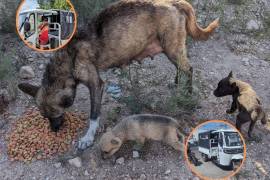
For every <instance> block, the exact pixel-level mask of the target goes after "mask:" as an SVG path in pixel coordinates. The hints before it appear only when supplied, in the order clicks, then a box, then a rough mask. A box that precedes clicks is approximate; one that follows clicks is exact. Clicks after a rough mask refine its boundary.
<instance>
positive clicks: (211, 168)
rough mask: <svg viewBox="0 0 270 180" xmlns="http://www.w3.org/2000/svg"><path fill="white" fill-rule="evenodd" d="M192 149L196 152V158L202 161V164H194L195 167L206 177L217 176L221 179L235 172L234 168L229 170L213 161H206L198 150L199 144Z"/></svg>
mask: <svg viewBox="0 0 270 180" xmlns="http://www.w3.org/2000/svg"><path fill="white" fill-rule="evenodd" d="M191 151H192V152H193V153H195V156H196V158H197V159H198V161H199V162H200V165H198V166H194V165H192V167H193V169H195V170H196V171H197V172H198V173H200V174H201V175H203V176H205V177H211V178H217V179H221V178H224V177H226V176H229V175H231V174H232V173H233V171H232V170H228V169H226V168H224V167H219V166H218V165H216V164H215V163H214V162H212V161H207V162H204V161H203V158H202V156H201V154H200V152H199V150H198V146H196V147H192V148H191Z"/></svg>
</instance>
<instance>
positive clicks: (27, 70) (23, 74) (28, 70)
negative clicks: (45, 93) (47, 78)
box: [19, 66, 35, 79]
mask: <svg viewBox="0 0 270 180" xmlns="http://www.w3.org/2000/svg"><path fill="white" fill-rule="evenodd" d="M19 76H20V78H21V79H31V78H34V77H35V73H34V71H33V69H32V67H31V66H22V67H21V69H20V72H19Z"/></svg>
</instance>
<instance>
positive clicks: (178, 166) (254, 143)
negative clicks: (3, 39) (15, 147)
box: [0, 35, 270, 180]
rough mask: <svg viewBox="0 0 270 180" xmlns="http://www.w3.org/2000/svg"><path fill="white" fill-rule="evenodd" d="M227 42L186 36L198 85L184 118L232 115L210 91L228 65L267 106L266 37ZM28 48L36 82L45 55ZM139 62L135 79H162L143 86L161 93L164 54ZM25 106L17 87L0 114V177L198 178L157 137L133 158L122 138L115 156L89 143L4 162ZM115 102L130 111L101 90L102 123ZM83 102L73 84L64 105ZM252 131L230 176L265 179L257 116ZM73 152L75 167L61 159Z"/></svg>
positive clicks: (166, 77)
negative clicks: (249, 42) (247, 47)
mask: <svg viewBox="0 0 270 180" xmlns="http://www.w3.org/2000/svg"><path fill="white" fill-rule="evenodd" d="M228 42H229V43H228ZM230 42H232V39H227V36H225V35H216V36H215V37H214V38H212V39H211V40H208V41H206V42H192V43H190V44H191V45H189V49H188V51H189V59H190V62H191V64H192V66H193V69H194V77H195V79H196V80H197V81H198V82H199V85H198V90H199V92H200V99H199V106H198V108H197V109H196V110H195V111H194V112H193V114H192V117H191V118H190V121H193V122H194V123H196V124H198V123H199V122H202V121H205V120H207V119H228V120H229V121H232V122H233V121H234V119H235V115H227V114H226V112H225V111H226V109H227V108H229V104H230V101H231V98H230V97H224V98H219V99H218V98H216V97H214V96H213V93H212V91H213V90H214V89H215V87H216V86H217V83H218V81H219V80H220V79H221V78H223V77H225V76H226V75H227V74H228V73H229V72H230V71H231V70H232V71H233V72H234V74H235V76H236V77H237V78H239V79H242V80H244V81H246V82H248V83H250V84H251V85H252V86H253V87H254V89H255V90H256V92H257V93H258V95H259V96H260V97H261V99H262V102H263V104H264V106H265V107H266V108H269V107H270V90H269V84H270V78H269V77H270V71H269V69H270V63H269V62H267V61H265V60H264V59H262V58H260V57H262V56H261V54H260V52H262V53H263V52H267V51H268V52H269V48H270V47H269V42H270V40H268V41H267V40H266V41H260V42H259V43H258V44H257V46H255V47H254V48H255V49H258V50H260V52H259V53H257V54H255V55H254V53H249V52H245V53H240V54H238V53H236V52H238V51H236V50H239V49H241V48H242V46H241V44H239V45H238V46H237V47H234V49H233V50H232V47H231V46H230ZM267 44H268V45H267ZM31 54H32V57H33V59H34V61H31V62H30V61H29V62H28V64H30V65H31V66H32V67H33V69H34V71H35V74H36V76H35V78H34V79H32V80H30V82H33V83H35V84H39V83H40V81H41V77H42V72H43V71H44V68H42V67H41V65H43V64H46V62H48V57H49V56H48V55H43V54H39V53H35V52H32V51H31ZM140 66H141V69H142V72H143V73H145V74H146V75H147V76H145V79H140V81H142V83H147V80H149V78H150V79H152V80H153V79H162V83H161V84H159V85H157V86H153V87H149V90H151V89H152V90H153V89H154V90H156V91H159V92H160V93H161V95H162V94H166V92H167V88H168V84H171V83H172V82H173V81H174V76H175V69H174V67H173V65H172V64H171V63H170V62H169V61H168V60H167V58H166V56H165V55H163V54H160V55H157V56H155V58H154V60H150V59H146V60H145V61H144V62H143V63H142V65H140ZM149 75H150V76H149ZM102 78H103V79H104V81H105V82H106V84H107V85H108V84H110V83H117V82H118V79H119V78H118V76H117V70H109V71H107V72H102ZM153 100H154V99H153ZM31 106H34V102H33V100H32V99H31V98H30V97H29V96H27V95H25V94H23V93H22V92H19V95H18V98H17V99H16V101H15V102H12V103H11V104H10V105H9V108H8V111H7V112H8V115H5V116H4V115H2V116H1V117H0V118H1V119H0V120H1V121H5V122H6V123H5V124H4V125H3V127H1V128H0V177H1V178H0V179H4V180H8V179H9V180H13V179H42V180H53V179H63V180H64V179H65V180H66V179H183V180H186V179H198V177H196V176H195V175H193V174H192V173H191V171H190V170H189V168H188V166H187V164H186V162H185V160H184V156H183V154H181V153H178V152H175V151H174V150H173V149H172V148H170V147H168V146H166V145H164V144H161V143H159V142H149V143H147V144H146V145H145V147H144V148H143V151H142V152H141V153H140V156H139V158H133V157H132V150H131V148H130V145H129V144H127V145H126V146H125V147H123V148H122V149H121V150H120V152H118V153H117V154H116V157H115V158H112V159H109V160H102V159H101V158H100V156H99V153H98V151H97V150H96V149H95V147H92V148H89V149H87V150H85V151H84V152H82V153H80V154H76V155H75V154H74V152H69V153H67V154H66V155H64V156H61V157H54V158H53V159H49V160H43V161H35V162H32V163H30V164H24V163H20V162H10V161H9V160H8V157H7V152H6V149H7V148H6V145H7V142H6V140H5V136H6V134H7V133H8V132H9V130H10V128H11V124H12V123H13V122H14V121H16V118H17V117H19V116H20V115H21V114H22V112H23V111H24V110H25V109H27V108H28V107H31ZM117 106H121V107H122V108H123V110H122V111H121V114H120V115H119V117H124V116H127V115H130V114H129V111H128V110H126V107H125V105H123V104H121V103H120V102H118V101H117V100H115V99H114V98H112V97H111V96H110V95H109V94H107V93H105V95H104V97H103V102H102V113H101V114H102V116H101V121H102V122H101V124H102V125H104V124H105V125H107V126H111V125H112V123H111V122H108V121H109V120H108V119H109V117H108V116H109V112H111V111H112V109H113V108H115V107H117ZM89 108H90V103H89V93H88V90H87V89H86V88H85V87H83V86H79V87H78V90H77V96H76V100H75V103H74V105H73V107H72V108H71V109H70V110H72V111H73V110H78V111H84V112H87V113H89ZM179 122H180V123H183V126H184V127H185V128H186V131H187V132H189V131H190V130H191V128H192V127H188V126H186V123H185V122H183V120H181V119H179ZM246 129H247V125H246V126H244V127H243V130H244V136H246V131H245V130H246ZM102 131H103V129H100V133H99V134H98V136H97V139H98V138H99V137H100V135H101V132H102ZM254 134H255V136H256V137H257V138H256V139H255V140H248V141H246V143H247V159H246V161H245V162H244V166H243V168H242V170H241V171H240V172H239V174H238V175H237V176H236V177H234V178H232V179H250V180H253V179H262V180H264V179H270V178H269V174H268V175H264V174H263V173H262V171H261V170H260V169H259V168H258V167H256V165H255V162H257V163H260V164H261V165H262V167H263V168H264V170H265V171H266V172H270V163H269V162H270V153H269V148H270V134H269V131H268V130H267V129H266V128H265V127H263V126H262V125H261V124H260V122H257V124H256V127H255V130H254ZM96 143H97V142H95V144H96ZM77 155H78V156H80V157H81V158H82V164H83V165H82V167H80V168H76V167H73V166H71V165H70V164H69V163H68V162H67V159H69V158H71V157H74V156H77ZM119 158H121V160H123V159H124V161H122V162H120V163H119V161H118V163H116V162H115V159H119ZM59 162H60V163H61V164H59Z"/></svg>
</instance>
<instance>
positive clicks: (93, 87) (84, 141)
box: [78, 66, 104, 149]
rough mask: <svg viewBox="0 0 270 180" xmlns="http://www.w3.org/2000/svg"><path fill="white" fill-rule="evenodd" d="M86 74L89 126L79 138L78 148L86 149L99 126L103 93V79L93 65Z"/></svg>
mask: <svg viewBox="0 0 270 180" xmlns="http://www.w3.org/2000/svg"><path fill="white" fill-rule="evenodd" d="M88 71H89V76H88V83H86V85H87V86H88V88H89V91H90V100H91V113H90V122H89V128H88V130H87V132H86V134H85V135H84V136H83V137H82V138H81V139H80V141H79V144H78V148H79V149H86V148H87V147H89V146H90V145H92V144H93V141H94V137H95V134H96V131H97V129H98V127H99V119H100V109H101V100H102V94H103V84H104V83H103V81H102V80H101V78H100V77H99V74H98V72H97V70H96V68H95V67H94V66H90V67H89V69H88Z"/></svg>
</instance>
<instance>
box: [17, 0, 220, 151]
mask: <svg viewBox="0 0 270 180" xmlns="http://www.w3.org/2000/svg"><path fill="white" fill-rule="evenodd" d="M217 26H218V20H215V21H214V22H212V23H211V24H210V25H209V26H208V27H207V28H205V29H202V28H200V27H199V26H198V24H197V23H196V17H195V13H194V10H193V8H192V6H191V5H190V4H189V3H188V2H186V1H184V0H153V1H152V0H151V1H150V0H122V1H118V2H116V3H114V4H112V5H111V6H109V7H108V8H106V9H105V10H103V11H102V12H101V13H100V14H99V15H98V16H97V17H95V18H94V19H93V20H92V21H91V23H90V24H89V25H88V26H87V27H86V28H85V29H84V30H82V31H79V32H78V33H77V36H76V37H74V38H73V40H72V42H71V43H69V44H68V46H67V47H66V48H65V49H62V50H60V51H58V52H57V53H56V54H55V56H54V57H53V58H52V59H51V61H50V63H49V64H48V66H47V68H46V72H45V74H44V77H43V81H42V85H41V87H40V86H33V85H30V84H25V83H24V84H20V85H19V88H20V89H21V90H22V91H24V92H25V93H27V94H30V95H31V96H33V97H35V99H36V102H37V105H38V107H39V109H40V111H41V113H42V114H43V115H44V116H45V117H47V118H48V119H49V120H50V123H51V127H52V129H53V130H54V131H57V130H58V129H59V128H60V126H61V125H62V120H63V114H64V110H65V108H67V107H69V106H71V105H72V104H73V100H74V98H75V94H76V86H77V85H78V84H79V83H83V84H84V85H86V86H87V87H88V88H89V91H90V95H91V96H90V99H91V115H90V126H89V129H88V131H87V133H86V135H85V136H83V137H82V138H81V139H80V141H79V144H78V147H79V148H81V149H84V148H86V147H88V146H89V145H91V144H92V142H93V140H94V135H95V133H96V129H97V128H98V126H99V116H100V108H101V99H102V92H103V81H102V80H101V78H100V76H99V71H101V70H106V69H108V68H112V67H120V66H123V65H128V64H130V63H131V61H132V60H137V61H141V60H142V59H143V58H145V57H147V56H154V55H155V54H157V53H160V52H164V53H165V54H166V55H167V56H168V58H169V60H170V61H171V62H172V63H173V64H174V65H175V67H176V68H177V70H181V72H183V74H185V75H186V76H187V77H188V79H189V81H188V84H189V86H190V87H191V84H192V68H191V66H190V64H189V62H188V59H187V55H186V46H185V42H186V36H187V35H190V36H191V37H193V38H194V39H198V40H207V39H208V37H209V36H210V35H211V34H212V33H213V31H214V29H215V28H217ZM177 72H178V71H177ZM177 74H178V73H177Z"/></svg>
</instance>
